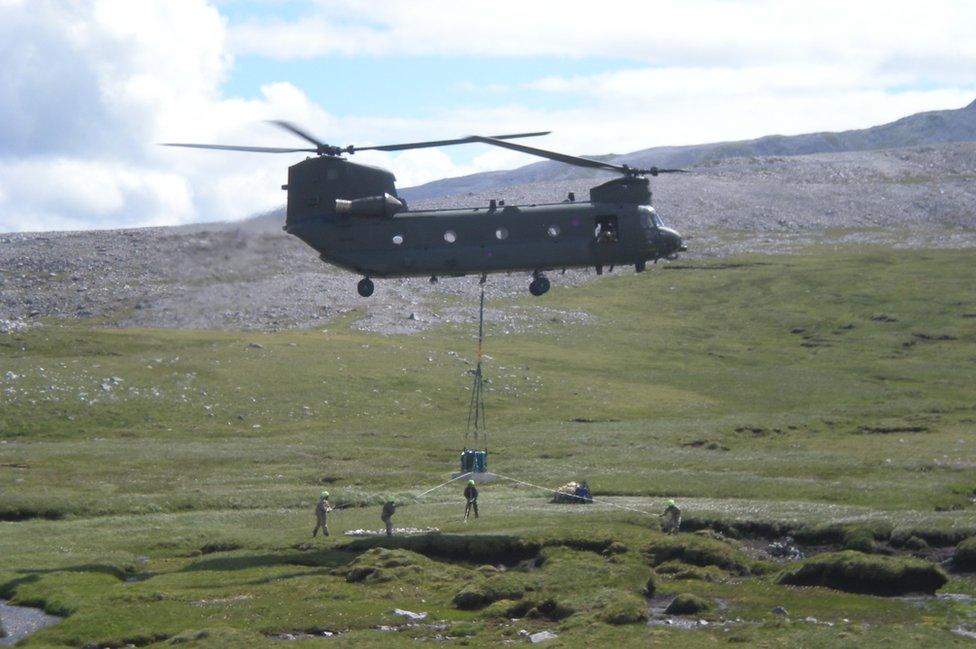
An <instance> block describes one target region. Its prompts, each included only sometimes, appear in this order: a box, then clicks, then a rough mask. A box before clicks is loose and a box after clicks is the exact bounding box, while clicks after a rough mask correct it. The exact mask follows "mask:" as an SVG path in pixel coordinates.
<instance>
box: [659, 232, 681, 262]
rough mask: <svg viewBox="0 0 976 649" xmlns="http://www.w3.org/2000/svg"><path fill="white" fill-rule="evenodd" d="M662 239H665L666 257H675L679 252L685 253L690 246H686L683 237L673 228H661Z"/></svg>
mask: <svg viewBox="0 0 976 649" xmlns="http://www.w3.org/2000/svg"><path fill="white" fill-rule="evenodd" d="M660 232H661V235H662V237H663V238H664V248H665V249H666V253H665V255H666V256H668V255H673V254H676V253H678V252H684V251H685V250H687V249H688V246H686V245H685V244H684V242H683V241H682V240H681V235H680V234H678V233H677V232H675V231H674V230H672V229H671V228H660Z"/></svg>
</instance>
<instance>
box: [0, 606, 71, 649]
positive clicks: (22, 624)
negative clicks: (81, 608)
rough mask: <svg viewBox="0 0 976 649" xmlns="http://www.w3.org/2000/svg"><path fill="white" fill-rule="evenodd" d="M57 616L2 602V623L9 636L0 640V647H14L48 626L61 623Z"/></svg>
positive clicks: (37, 609) (0, 614) (0, 607)
mask: <svg viewBox="0 0 976 649" xmlns="http://www.w3.org/2000/svg"><path fill="white" fill-rule="evenodd" d="M60 621H61V618H59V617H58V616H56V615H48V614H47V613H45V612H44V611H42V610H41V609H39V608H31V607H29V606H12V605H10V604H8V603H7V602H6V601H5V600H0V622H2V624H3V628H4V630H5V631H6V632H7V635H6V636H4V637H2V638H0V645H12V644H16V643H17V642H20V641H21V640H23V639H24V638H26V637H28V636H30V635H33V634H34V633H37V632H38V631H40V630H41V629H43V628H44V627H46V626H50V625H52V624H54V623H56V622H60Z"/></svg>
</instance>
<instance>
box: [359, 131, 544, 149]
mask: <svg viewBox="0 0 976 649" xmlns="http://www.w3.org/2000/svg"><path fill="white" fill-rule="evenodd" d="M551 132H552V131H539V132H538V133H513V134H511V135H492V136H491V139H493V140H511V139H514V138H518V137H538V136H540V135H549V134H550V133H551ZM480 141H481V140H480V139H479V136H477V135H469V136H468V137H460V138H456V139H453V140H431V141H429V142H408V143H406V144H384V145H382V146H354V147H351V150H352V151H404V150H406V149H426V148H428V147H434V146H449V145H452V144H470V143H472V142H480Z"/></svg>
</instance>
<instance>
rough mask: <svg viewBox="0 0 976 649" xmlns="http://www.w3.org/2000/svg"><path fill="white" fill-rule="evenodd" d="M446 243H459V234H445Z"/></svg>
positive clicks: (452, 231)
mask: <svg viewBox="0 0 976 649" xmlns="http://www.w3.org/2000/svg"><path fill="white" fill-rule="evenodd" d="M444 241H446V242H448V243H454V242H455V241H457V233H455V232H454V230H448V231H447V232H445V233H444Z"/></svg>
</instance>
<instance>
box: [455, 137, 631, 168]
mask: <svg viewBox="0 0 976 649" xmlns="http://www.w3.org/2000/svg"><path fill="white" fill-rule="evenodd" d="M471 137H472V139H474V140H475V141H477V142H484V143H485V144H493V145H495V146H500V147H503V148H505V149H511V150H513V151H521V152H522V153H530V154H532V155H537V156H539V157H541V158H549V159H550V160H555V161H556V162H565V163H566V164H571V165H575V166H577V167H589V168H591V169H603V170H606V171H616V172H618V173H622V174H630V173H633V171H634V170H632V169H631V168H630V167H627V166H625V165H615V164H612V163H610V162H601V161H600V160H593V159H591V158H582V157H580V156H575V155H568V154H566V153H558V152H556V151H549V150H547V149H537V148H536V147H533V146H526V145H524V144H516V143H514V142H505V141H503V140H499V139H498V138H493V137H482V136H480V135H472V136H471Z"/></svg>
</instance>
